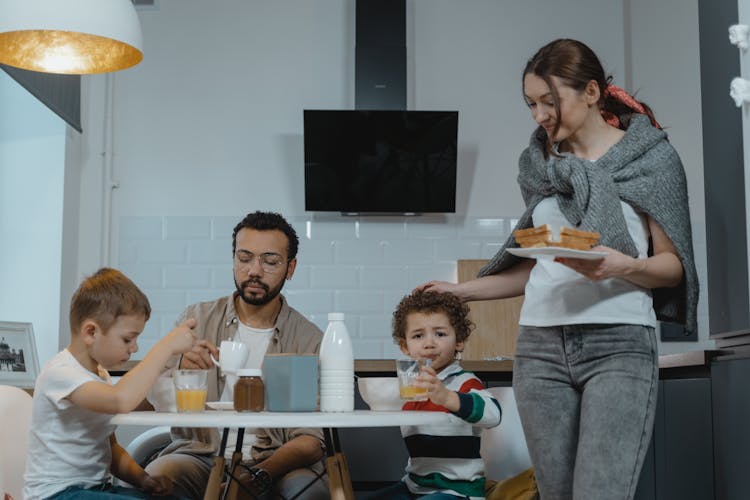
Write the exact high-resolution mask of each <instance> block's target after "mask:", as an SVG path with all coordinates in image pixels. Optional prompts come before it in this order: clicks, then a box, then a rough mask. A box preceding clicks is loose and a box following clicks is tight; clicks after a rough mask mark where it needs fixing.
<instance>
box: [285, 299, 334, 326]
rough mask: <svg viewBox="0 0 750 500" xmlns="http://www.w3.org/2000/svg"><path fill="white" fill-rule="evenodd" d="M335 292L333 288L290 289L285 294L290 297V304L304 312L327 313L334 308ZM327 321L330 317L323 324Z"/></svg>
mask: <svg viewBox="0 0 750 500" xmlns="http://www.w3.org/2000/svg"><path fill="white" fill-rule="evenodd" d="M333 293H334V292H333V291H332V290H289V291H288V292H285V293H284V295H285V296H286V297H287V298H288V299H289V305H291V306H292V307H293V308H295V309H297V310H298V311H300V312H302V313H303V314H313V313H318V314H324V315H325V314H328V313H329V312H331V311H333V310H334V307H333V306H334V301H333ZM303 311H304V312H303ZM347 312H348V311H347ZM327 323H328V318H326V320H325V322H324V323H323V324H324V325H325V324H327ZM316 324H318V323H316Z"/></svg>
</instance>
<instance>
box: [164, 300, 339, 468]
mask: <svg viewBox="0 0 750 500" xmlns="http://www.w3.org/2000/svg"><path fill="white" fill-rule="evenodd" d="M236 296H237V292H235V293H234V294H232V295H231V296H228V297H222V298H220V299H217V300H214V301H211V302H200V303H198V304H193V305H190V306H188V308H187V309H185V311H184V312H183V313H182V315H181V316H180V318H179V319H178V320H177V323H178V324H179V323H182V322H183V321H185V320H187V319H189V318H195V320H196V327H195V333H196V335H197V337H198V338H199V339H205V340H209V341H211V342H213V343H214V344H215V345H219V344H221V341H222V340H228V339H232V338H233V337H234V334H235V333H236V332H237V329H238V328H239V324H240V320H239V317H238V315H237V311H236V310H235V308H234V298H235V297H236ZM279 297H280V298H281V310H280V311H279V315H278V316H277V318H276V324H275V326H274V333H273V336H272V337H271V341H270V342H269V343H268V350H267V351H266V353H267V354H276V353H295V354H318V351H319V350H320V342H321V340H322V338H323V332H321V331H320V329H319V328H318V327H317V326H315V324H313V323H312V322H311V321H309V320H308V319H307V318H305V317H304V316H302V315H301V314H300V313H299V312H297V311H296V310H295V309H293V308H292V307H289V305H288V304H287V302H286V299H285V298H284V296H283V295H280V296H279ZM179 361H180V358H179V356H176V357H174V358H172V359H171V360H170V362H169V366H168V367H167V368H173V367H176V366H177V365H178V364H179ZM219 372H220V370H217V369H212V370H210V371H209V376H208V378H209V380H208V397H207V400H208V401H217V400H218V399H219V396H220V395H221V393H222V391H223V389H224V376H223V375H220V373H219ZM255 433H256V436H257V441H256V443H255V445H254V446H253V449H252V455H253V459H254V460H255V461H261V460H264V459H265V458H267V457H269V456H270V455H271V454H273V452H274V451H275V450H276V449H277V448H279V447H280V446H281V445H282V444H284V443H286V442H287V441H290V440H292V439H294V438H295V437H297V436H301V435H310V436H314V437H316V438H318V439H319V440H320V442H321V446H324V442H323V432H322V430H321V429H316V428H296V429H255ZM220 442H221V439H220V437H219V433H218V431H217V430H216V429H194V428H183V427H180V428H178V427H173V428H172V443H171V444H170V445H168V446H167V447H166V448H165V449H164V451H162V453H161V454H160V455H166V454H169V453H173V452H176V451H179V452H181V453H195V454H215V453H216V452H218V450H219V444H220Z"/></svg>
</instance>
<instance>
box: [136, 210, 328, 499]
mask: <svg viewBox="0 0 750 500" xmlns="http://www.w3.org/2000/svg"><path fill="white" fill-rule="evenodd" d="M298 246H299V239H298V238H297V234H296V232H295V231H294V228H292V226H291V225H289V223H288V222H287V221H286V220H285V219H284V218H283V217H282V216H281V215H279V214H277V213H272V212H255V213H251V214H248V215H247V216H246V217H245V218H244V219H242V221H241V222H240V223H239V224H237V226H235V228H234V234H233V236H232V258H233V262H234V264H233V268H234V284H235V287H236V290H235V292H234V293H233V294H232V295H230V296H228V297H221V298H219V299H216V300H214V301H210V302H201V303H198V304H193V305H191V306H189V307H188V308H187V309H186V310H185V312H184V313H183V314H182V315H181V316H180V319H178V322H182V321H184V319H186V318H195V320H196V326H195V332H196V335H197V336H198V338H199V339H200V340H199V341H198V342H197V343H196V347H195V348H194V349H193V350H192V351H191V352H188V353H186V354H184V355H183V356H182V357H181V358H180V359H176V360H174V362H173V366H178V367H179V368H181V369H211V370H210V372H209V383H208V400H209V401H217V400H223V401H231V400H232V391H233V387H234V382H235V381H236V378H235V377H234V376H233V375H231V374H222V373H220V370H217V369H213V368H214V365H213V363H212V361H211V357H210V356H211V355H213V356H214V357H217V356H218V357H220V352H219V350H218V349H217V347H216V346H217V345H219V344H220V343H221V341H222V340H234V341H239V342H244V343H246V344H248V346H249V347H250V356H249V358H248V361H247V363H246V365H245V368H260V367H261V363H262V361H263V357H264V356H265V354H267V353H296V354H317V353H318V350H319V348H320V342H321V339H322V337H323V333H322V332H321V331H320V329H319V328H318V327H316V326H315V325H314V324H313V323H311V322H310V321H308V320H307V319H306V318H305V317H304V316H302V315H301V314H300V313H299V312H297V311H296V310H294V309H293V308H291V307H290V306H289V305H288V304H287V301H286V299H285V298H284V296H283V295H282V294H281V289H282V288H283V287H284V282H285V281H287V280H290V279H292V276H293V275H294V269H295V267H296V266H297V248H298ZM251 432H253V433H254V434H255V435H256V441H255V443H254V444H253V445H252V448H251V450H250V456H251V458H252V460H251V461H250V462H249V463H246V464H244V465H245V467H244V470H243V472H242V473H241V474H240V481H241V484H242V486H244V487H245V488H247V489H248V490H249V491H250V492H252V495H253V496H254V497H255V498H292V497H295V495H298V494H299V493H300V491H302V493H301V494H299V496H296V497H295V498H300V499H305V500H317V499H323V498H329V493H328V486H327V481H325V480H316V479H317V478H318V477H319V476H320V475H321V473H322V471H323V469H324V467H323V464H322V458H323V455H324V444H323V443H324V442H323V434H322V431H321V430H320V429H311V428H297V429H252V430H251ZM171 434H172V442H171V443H170V444H169V445H168V446H167V447H166V448H165V449H164V450H163V451H162V452H161V453H160V455H159V457H158V458H156V459H155V460H154V461H152V462H151V463H150V464H148V465H147V466H146V471H147V472H148V473H149V474H160V475H164V476H167V477H169V478H170V479H172V481H173V482H174V484H175V490H174V495H175V496H179V497H186V498H191V499H201V498H203V495H204V492H205V489H206V484H207V482H208V477H209V473H210V470H211V465H212V463H213V459H214V456H215V455H216V453H217V451H218V449H219V442H220V439H219V434H218V431H217V430H216V429H185V428H173V429H172V432H171ZM227 449H232V446H231V443H230V445H229V446H228V447H227ZM243 456H246V455H243ZM243 491H244V489H243V488H240V497H242V496H243V495H242V492H243ZM250 498H252V496H250Z"/></svg>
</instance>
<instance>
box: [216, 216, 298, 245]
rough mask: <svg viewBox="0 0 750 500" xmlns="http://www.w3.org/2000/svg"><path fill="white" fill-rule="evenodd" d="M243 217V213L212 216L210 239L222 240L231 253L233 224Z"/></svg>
mask: <svg viewBox="0 0 750 500" xmlns="http://www.w3.org/2000/svg"><path fill="white" fill-rule="evenodd" d="M244 217H245V216H244V215H240V216H237V217H212V218H211V239H212V240H216V241H223V242H224V243H225V244H226V245H227V248H228V249H229V253H231V252H232V234H233V232H234V226H236V225H237V224H239V223H240V221H242V219H243V218H244ZM295 229H296V228H295Z"/></svg>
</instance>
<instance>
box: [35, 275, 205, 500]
mask: <svg viewBox="0 0 750 500" xmlns="http://www.w3.org/2000/svg"><path fill="white" fill-rule="evenodd" d="M150 314H151V306H150V305H149V302H148V299H147V298H146V296H145V295H144V294H143V292H141V290H139V289H138V287H137V286H136V285H135V284H134V283H133V282H132V281H130V280H129V279H128V278H127V277H126V276H125V275H124V274H122V273H121V272H120V271H117V270H115V269H109V268H102V269H100V270H99V271H97V272H96V273H94V274H93V275H92V276H90V277H88V278H86V279H84V280H83V282H82V283H81V285H80V286H79V287H78V290H76V292H75V294H74V295H73V298H72V299H71V304H70V332H71V334H70V344H69V345H68V347H67V348H66V349H64V350H62V351H61V352H59V353H58V354H57V355H56V356H55V357H54V358H52V360H51V361H50V362H49V363H47V365H46V366H45V367H44V369H43V370H42V372H41V374H40V375H39V377H38V378H37V381H36V386H35V388H34V403H33V411H32V417H31V432H30V435H29V449H28V456H27V462H26V474H25V475H24V482H25V486H24V497H25V498H27V499H41V498H54V499H60V500H62V499H67V498H76V499H88V498H92V499H99V498H102V499H104V498H110V499H117V498H132V497H134V496H135V497H141V498H147V497H148V496H149V495H167V494H169V493H170V492H171V488H172V485H171V483H170V482H169V481H168V480H166V479H165V478H162V477H154V476H150V475H148V474H147V473H146V472H145V471H144V470H143V469H142V468H141V467H140V466H139V465H138V464H137V463H136V462H135V461H134V460H133V459H132V457H130V455H128V454H127V452H126V451H125V450H124V449H123V448H122V447H121V446H120V445H119V444H118V443H117V441H116V439H115V435H114V429H115V426H114V425H112V424H110V423H109V421H110V418H111V416H112V415H113V414H115V413H123V412H129V411H131V410H133V409H134V408H135V407H136V406H137V405H138V404H139V403H140V402H141V401H143V399H144V398H145V396H146V393H147V392H148V390H149V389H150V387H151V385H152V384H153V383H154V381H155V380H156V378H157V376H158V375H159V372H160V370H161V368H162V367H163V366H164V365H165V364H166V362H167V360H168V359H169V358H170V357H171V356H173V355H176V354H180V353H183V352H185V351H188V350H190V349H191V348H192V347H193V344H194V342H195V336H194V334H193V331H192V328H193V327H194V322H193V321H192V320H188V321H186V322H184V323H182V324H181V325H179V326H177V327H176V328H175V329H174V330H172V331H171V332H170V333H169V334H167V335H166V336H165V337H164V338H163V339H161V340H160V341H159V342H158V343H157V344H156V345H155V346H154V347H153V348H152V349H151V350H150V351H149V352H148V353H147V354H146V356H145V358H144V359H143V361H141V362H140V363H138V365H137V366H135V367H134V368H133V369H131V370H130V371H129V372H128V373H127V374H126V375H125V376H123V377H122V378H121V379H120V380H119V381H118V382H117V383H116V384H112V381H111V379H110V377H109V373H108V372H107V370H108V369H112V368H114V367H116V366H118V365H121V364H122V363H124V362H125V361H127V360H128V359H129V358H130V356H131V354H133V353H134V352H136V351H137V350H138V342H137V340H138V336H139V335H140V333H141V332H142V331H143V328H144V326H145V324H146V321H147V320H148V318H149V316H150ZM112 476H114V477H117V478H119V479H122V480H123V481H126V482H127V483H129V484H132V485H134V486H135V487H136V488H138V489H133V488H124V487H121V486H113V485H112V482H111V479H112Z"/></svg>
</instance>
